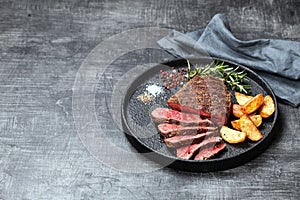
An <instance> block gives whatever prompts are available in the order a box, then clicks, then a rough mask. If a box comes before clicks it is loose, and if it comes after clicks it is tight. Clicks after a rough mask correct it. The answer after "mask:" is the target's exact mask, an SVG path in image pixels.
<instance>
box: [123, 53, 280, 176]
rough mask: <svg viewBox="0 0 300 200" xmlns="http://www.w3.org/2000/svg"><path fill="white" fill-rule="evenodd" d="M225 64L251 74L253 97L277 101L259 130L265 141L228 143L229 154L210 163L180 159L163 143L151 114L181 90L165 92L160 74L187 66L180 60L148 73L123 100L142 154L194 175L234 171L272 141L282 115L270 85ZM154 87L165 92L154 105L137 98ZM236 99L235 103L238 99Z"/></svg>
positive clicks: (127, 125) (126, 121)
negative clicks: (260, 94)
mask: <svg viewBox="0 0 300 200" xmlns="http://www.w3.org/2000/svg"><path fill="white" fill-rule="evenodd" d="M214 60H215V59H214ZM211 61H212V58H201V59H197V63H200V64H207V63H210V62H211ZM224 62H225V63H226V64H228V65H230V66H233V67H236V66H239V67H240V68H239V70H245V71H246V72H247V76H248V78H249V82H248V84H250V85H251V86H252V88H251V93H250V95H252V96H254V95H256V94H258V93H262V94H263V95H264V96H265V95H267V94H268V95H271V97H272V98H273V99H274V102H275V105H276V111H275V113H274V114H273V115H272V116H271V117H269V118H267V119H263V123H262V125H261V126H260V128H259V130H260V131H261V133H262V134H263V136H264V137H263V139H262V140H260V141H258V142H251V141H246V142H243V143H239V144H235V145H231V144H227V147H226V150H225V151H223V152H221V153H220V154H219V155H217V156H215V157H214V158H211V159H209V160H204V161H195V160H185V159H181V158H177V157H176V155H175V152H174V150H173V149H170V148H168V147H167V146H166V145H165V144H164V143H163V142H162V140H161V137H160V134H159V133H158V131H157V129H156V125H155V124H154V123H153V121H152V119H151V117H150V113H151V111H152V110H153V109H155V108H157V107H168V106H167V104H166V101H167V99H168V98H169V97H170V96H171V95H172V94H174V93H175V92H176V90H177V89H179V88H177V89H172V90H167V89H164V87H163V84H162V81H161V79H160V72H159V71H160V70H164V71H167V70H173V69H177V68H182V67H186V65H187V62H186V60H185V59H176V60H172V61H169V62H166V63H162V64H159V65H156V66H153V67H152V68H150V69H149V70H147V71H144V72H143V73H142V74H140V75H139V76H138V78H137V79H135V80H134V81H133V82H132V84H131V85H130V86H129V87H128V89H127V91H126V95H125V97H124V99H123V107H122V125H123V128H124V131H125V133H126V136H127V138H128V139H129V141H130V142H131V144H132V145H133V146H134V147H135V148H136V149H137V150H138V151H140V152H152V153H150V154H145V155H147V156H148V157H149V158H150V159H152V160H154V161H156V162H158V163H161V164H162V165H163V166H169V167H172V168H176V169H180V170H185V171H194V172H207V171H216V170H225V169H229V168H233V167H236V166H238V165H241V164H243V163H245V162H247V161H249V160H251V159H253V158H254V157H256V156H257V155H259V154H260V153H261V152H262V151H263V150H264V149H265V148H266V147H267V145H268V144H269V143H270V141H271V139H272V135H273V134H272V133H271V130H272V128H273V126H274V124H275V122H276V119H277V113H278V108H277V101H276V98H275V95H274V93H273V91H272V90H271V88H270V86H269V85H268V84H267V83H266V82H265V81H264V80H263V79H262V78H260V77H259V76H258V75H257V74H256V73H254V72H253V71H251V70H250V69H248V68H246V67H244V66H241V65H238V64H235V63H233V62H229V61H224ZM192 63H193V62H192ZM150 85H156V86H159V87H161V89H162V92H161V93H160V94H156V97H155V98H153V100H152V101H151V102H150V103H143V102H142V101H140V100H138V99H137V96H139V95H141V94H143V93H144V92H145V91H146V89H147V88H149V86H150ZM231 93H232V91H231ZM232 99H233V101H235V99H234V97H233V98H232ZM234 103H235V102H234Z"/></svg>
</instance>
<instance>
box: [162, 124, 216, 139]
mask: <svg viewBox="0 0 300 200" xmlns="http://www.w3.org/2000/svg"><path fill="white" fill-rule="evenodd" d="M205 125H207V124H205ZM157 128H158V131H159V132H160V134H161V135H162V136H164V137H173V136H175V135H195V134H198V133H203V132H207V131H216V130H217V129H218V128H217V127H212V126H181V125H177V124H159V125H158V126H157Z"/></svg>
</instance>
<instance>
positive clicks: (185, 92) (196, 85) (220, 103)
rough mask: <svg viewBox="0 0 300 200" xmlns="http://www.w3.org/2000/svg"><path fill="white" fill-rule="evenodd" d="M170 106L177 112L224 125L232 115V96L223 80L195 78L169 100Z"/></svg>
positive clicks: (210, 77) (204, 77) (209, 77)
mask: <svg viewBox="0 0 300 200" xmlns="http://www.w3.org/2000/svg"><path fill="white" fill-rule="evenodd" d="M168 105H169V106H170V107H171V108H173V109H175V110H179V111H182V112H187V113H193V114H199V115H200V116H202V117H205V118H209V119H211V121H212V122H215V123H217V124H219V125H224V124H226V122H227V119H228V117H229V115H230V110H231V95H230V93H229V92H228V90H227V87H226V85H225V84H224V82H223V81H222V80H221V79H219V78H216V77H213V76H195V77H194V78H192V79H191V80H190V81H189V82H187V83H186V84H185V85H184V86H183V87H182V88H181V89H180V90H179V91H178V92H177V93H176V94H174V95H173V96H171V97H170V98H169V99H168Z"/></svg>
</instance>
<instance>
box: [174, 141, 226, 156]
mask: <svg viewBox="0 0 300 200" xmlns="http://www.w3.org/2000/svg"><path fill="white" fill-rule="evenodd" d="M221 141H222V138H221V137H210V138H208V139H206V140H203V141H202V142H200V143H196V144H191V145H188V146H184V147H181V148H178V149H177V157H179V158H183V159H190V158H191V157H192V156H193V155H194V154H195V153H196V152H197V151H198V150H199V149H201V148H202V147H207V146H209V145H211V146H212V145H215V144H216V143H219V142H221Z"/></svg>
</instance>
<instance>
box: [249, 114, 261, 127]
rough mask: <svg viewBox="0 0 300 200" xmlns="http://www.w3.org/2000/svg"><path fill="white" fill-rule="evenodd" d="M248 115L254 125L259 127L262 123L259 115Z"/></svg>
mask: <svg viewBox="0 0 300 200" xmlns="http://www.w3.org/2000/svg"><path fill="white" fill-rule="evenodd" d="M249 117H250V119H251V121H252V122H253V124H254V125H255V126H256V127H259V126H260V125H261V124H262V117H261V116H260V115H251V116H249Z"/></svg>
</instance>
